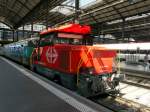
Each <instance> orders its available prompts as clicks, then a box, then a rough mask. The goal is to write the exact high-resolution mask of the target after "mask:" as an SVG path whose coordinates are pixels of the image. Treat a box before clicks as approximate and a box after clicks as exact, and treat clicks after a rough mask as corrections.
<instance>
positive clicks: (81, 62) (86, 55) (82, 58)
mask: <svg viewBox="0 0 150 112" xmlns="http://www.w3.org/2000/svg"><path fill="white" fill-rule="evenodd" d="M91 49H92V48H91V47H90V48H89V50H88V52H87V53H84V54H85V55H84V56H83V57H81V59H80V61H79V64H78V67H77V86H78V85H79V69H80V67H81V65H82V64H83V62H84V61H83V60H85V59H86V58H88V54H89V53H90V51H91Z"/></svg>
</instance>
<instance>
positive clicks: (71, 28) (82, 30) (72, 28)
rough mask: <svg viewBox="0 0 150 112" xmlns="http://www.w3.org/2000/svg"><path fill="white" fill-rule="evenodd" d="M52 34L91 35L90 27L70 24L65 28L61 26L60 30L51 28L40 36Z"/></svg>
mask: <svg viewBox="0 0 150 112" xmlns="http://www.w3.org/2000/svg"><path fill="white" fill-rule="evenodd" d="M51 32H63V33H74V34H83V35H84V34H89V33H91V28H90V26H86V25H83V26H81V25H79V24H68V25H64V26H60V27H58V28H49V29H48V30H44V31H42V32H41V33H40V34H41V35H43V34H48V33H51Z"/></svg>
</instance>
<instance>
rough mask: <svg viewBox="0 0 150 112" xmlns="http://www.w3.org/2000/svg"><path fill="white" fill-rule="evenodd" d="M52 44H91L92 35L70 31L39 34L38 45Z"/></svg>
mask: <svg viewBox="0 0 150 112" xmlns="http://www.w3.org/2000/svg"><path fill="white" fill-rule="evenodd" d="M52 44H72V45H93V37H92V36H90V35H82V34H72V33H55V34H54V33H49V34H45V35H41V39H40V46H43V45H52Z"/></svg>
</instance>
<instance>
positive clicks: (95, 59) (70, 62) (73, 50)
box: [34, 44, 116, 75]
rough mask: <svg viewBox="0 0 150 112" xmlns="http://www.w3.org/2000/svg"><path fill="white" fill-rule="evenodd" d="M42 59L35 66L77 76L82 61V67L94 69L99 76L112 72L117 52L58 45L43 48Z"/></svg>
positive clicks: (97, 48) (35, 62)
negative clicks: (38, 65)
mask: <svg viewBox="0 0 150 112" xmlns="http://www.w3.org/2000/svg"><path fill="white" fill-rule="evenodd" d="M89 49H91V50H89ZM87 52H89V53H87ZM40 57H41V59H40V61H39V62H37V61H34V64H37V63H38V64H40V65H42V66H45V67H47V68H50V69H55V70H58V71H61V72H64V73H69V74H77V72H78V66H79V62H80V61H81V60H82V64H81V66H80V67H87V68H88V67H93V68H94V75H98V74H103V73H111V72H112V65H113V61H114V60H113V59H114V57H116V52H115V51H112V50H107V49H105V48H100V47H94V46H81V45H80V46H76V45H65V44H57V45H54V46H44V47H42V52H41V54H40ZM43 63H44V64H43Z"/></svg>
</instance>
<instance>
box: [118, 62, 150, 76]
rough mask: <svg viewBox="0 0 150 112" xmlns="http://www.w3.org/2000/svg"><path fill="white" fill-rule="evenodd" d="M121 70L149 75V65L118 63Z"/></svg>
mask: <svg viewBox="0 0 150 112" xmlns="http://www.w3.org/2000/svg"><path fill="white" fill-rule="evenodd" d="M120 68H121V71H124V72H132V73H138V74H144V75H150V65H148V66H144V65H140V64H128V63H125V62H122V63H120Z"/></svg>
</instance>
